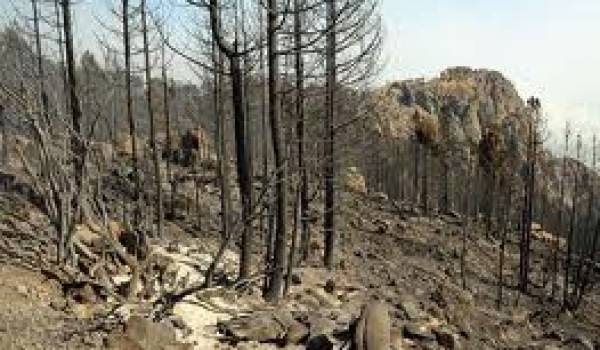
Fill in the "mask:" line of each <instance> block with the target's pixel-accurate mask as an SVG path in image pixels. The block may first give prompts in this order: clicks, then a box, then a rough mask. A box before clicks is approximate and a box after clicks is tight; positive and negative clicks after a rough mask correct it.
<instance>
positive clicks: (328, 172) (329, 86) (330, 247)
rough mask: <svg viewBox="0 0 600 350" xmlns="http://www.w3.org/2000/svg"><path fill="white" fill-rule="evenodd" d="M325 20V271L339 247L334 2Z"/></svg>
mask: <svg viewBox="0 0 600 350" xmlns="http://www.w3.org/2000/svg"><path fill="white" fill-rule="evenodd" d="M326 16H327V28H328V32H327V38H326V48H325V70H326V71H325V74H326V84H325V90H326V92H325V118H324V123H323V124H324V125H323V126H324V135H325V140H324V141H325V142H324V146H325V173H324V175H325V213H324V227H323V231H324V233H325V256H324V259H325V267H327V268H328V269H333V265H334V259H335V257H334V252H335V244H336V232H335V212H334V205H335V203H334V201H335V193H334V187H333V181H334V163H335V159H334V153H333V146H334V145H333V136H334V135H333V128H334V126H333V123H334V114H335V91H336V84H337V79H336V63H335V62H336V21H337V18H336V17H337V16H336V6H335V0H327V1H326Z"/></svg>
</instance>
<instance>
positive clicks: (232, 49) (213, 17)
mask: <svg viewBox="0 0 600 350" xmlns="http://www.w3.org/2000/svg"><path fill="white" fill-rule="evenodd" d="M208 8H209V12H210V23H211V30H212V37H213V40H214V41H215V43H216V45H217V47H218V48H219V50H220V51H221V52H222V53H223V54H224V55H225V56H226V57H227V59H228V61H229V72H230V76H231V88H232V105H233V114H234V133H235V150H236V158H237V162H236V169H237V173H238V174H237V175H238V183H239V186H240V197H241V201H242V221H243V222H244V229H243V233H242V251H241V257H240V278H241V279H245V278H248V277H249V275H250V267H251V266H250V254H251V247H252V245H251V243H252V239H251V237H252V222H251V220H250V218H251V216H252V213H251V211H252V179H251V174H250V164H249V163H250V159H249V153H248V150H247V145H248V143H247V140H246V108H245V101H244V98H245V96H244V87H243V71H242V68H241V57H242V56H243V55H245V54H246V53H244V52H239V50H238V43H237V37H236V39H234V43H233V45H229V44H228V43H226V42H225V40H224V39H223V37H222V36H221V35H222V33H221V23H220V19H219V17H220V15H219V12H220V11H219V2H218V1H217V0H211V1H210V3H209V6H208Z"/></svg>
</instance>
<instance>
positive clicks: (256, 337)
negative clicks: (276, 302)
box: [217, 312, 287, 343]
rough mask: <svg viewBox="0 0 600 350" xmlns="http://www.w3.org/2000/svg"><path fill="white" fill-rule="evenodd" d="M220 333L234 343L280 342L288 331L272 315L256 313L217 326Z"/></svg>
mask: <svg viewBox="0 0 600 350" xmlns="http://www.w3.org/2000/svg"><path fill="white" fill-rule="evenodd" d="M217 328H218V329H219V331H220V332H221V333H222V334H224V335H225V336H227V337H229V338H231V339H232V340H233V341H236V342H238V341H257V342H261V343H269V342H271V343H274V342H279V341H281V340H283V339H284V338H285V335H286V331H287V330H286V329H285V327H284V326H283V325H282V324H281V323H280V322H278V321H277V320H276V319H275V318H274V317H273V315H272V314H270V313H268V312H265V313H255V314H252V315H250V316H244V317H238V318H235V319H232V320H229V321H225V322H219V323H218V324H217Z"/></svg>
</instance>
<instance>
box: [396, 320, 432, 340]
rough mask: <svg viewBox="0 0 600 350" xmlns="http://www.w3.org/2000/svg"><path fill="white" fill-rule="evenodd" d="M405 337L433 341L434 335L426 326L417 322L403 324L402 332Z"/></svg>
mask: <svg viewBox="0 0 600 350" xmlns="http://www.w3.org/2000/svg"><path fill="white" fill-rule="evenodd" d="M402 334H403V335H404V337H405V338H408V339H412V340H419V341H435V340H436V337H435V335H434V334H433V333H432V332H431V330H429V328H428V327H425V326H424V325H421V324H417V323H407V324H405V325H404V328H403V332H402Z"/></svg>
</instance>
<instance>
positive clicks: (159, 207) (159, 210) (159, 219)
mask: <svg viewBox="0 0 600 350" xmlns="http://www.w3.org/2000/svg"><path fill="white" fill-rule="evenodd" d="M140 7H141V15H142V35H143V37H144V39H143V40H144V66H145V71H146V103H147V105H148V106H147V107H148V116H149V117H150V147H151V148H152V160H153V163H154V184H155V190H156V196H157V201H156V207H155V209H156V223H157V225H158V226H157V230H156V233H157V236H158V237H160V236H162V231H163V194H162V180H161V176H160V162H159V158H158V149H157V145H156V121H155V120H154V109H153V108H152V74H151V71H150V70H151V67H150V49H149V47H148V27H147V21H146V0H141V4H140Z"/></svg>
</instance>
